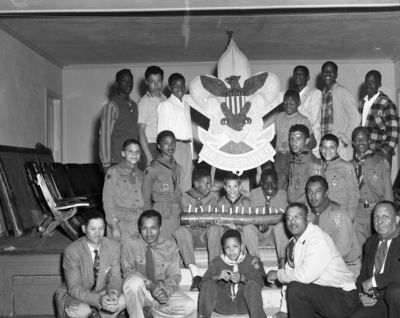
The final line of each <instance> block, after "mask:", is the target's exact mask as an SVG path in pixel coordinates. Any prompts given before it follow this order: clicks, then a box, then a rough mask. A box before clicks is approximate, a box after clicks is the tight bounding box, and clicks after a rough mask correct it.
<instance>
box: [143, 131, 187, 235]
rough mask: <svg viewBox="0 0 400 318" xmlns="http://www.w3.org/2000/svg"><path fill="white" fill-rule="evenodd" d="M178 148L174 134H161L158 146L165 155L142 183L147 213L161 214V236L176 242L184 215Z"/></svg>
mask: <svg viewBox="0 0 400 318" xmlns="http://www.w3.org/2000/svg"><path fill="white" fill-rule="evenodd" d="M175 145H176V144H175V135H174V133H173V132H172V131H169V130H164V131H162V132H160V133H159V134H158V136H157V147H158V149H160V152H161V153H160V154H159V155H158V156H157V158H156V159H155V160H153V161H152V162H151V164H150V165H149V166H148V167H147V168H146V170H145V171H144V178H143V183H142V196H143V201H144V207H143V210H150V209H154V210H156V211H158V212H160V213H161V216H162V218H163V226H162V228H161V236H162V237H164V238H166V239H168V240H172V233H174V232H175V230H176V229H177V228H178V227H179V225H180V214H181V212H182V206H181V199H182V192H181V183H180V182H181V179H180V176H181V166H180V165H179V163H177V162H176V161H175V159H174V152H175ZM153 202H154V204H153Z"/></svg>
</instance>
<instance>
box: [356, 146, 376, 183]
mask: <svg viewBox="0 0 400 318" xmlns="http://www.w3.org/2000/svg"><path fill="white" fill-rule="evenodd" d="M373 155H374V153H373V152H372V151H371V150H368V151H367V152H366V153H365V155H364V156H362V157H361V159H359V158H358V154H357V153H355V154H354V161H355V162H356V163H357V167H356V176H357V181H358V188H359V189H360V190H361V188H362V186H363V185H364V174H363V166H364V164H365V161H366V160H367V159H368V158H370V157H372V156H373Z"/></svg>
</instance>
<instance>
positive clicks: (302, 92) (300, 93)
mask: <svg viewBox="0 0 400 318" xmlns="http://www.w3.org/2000/svg"><path fill="white" fill-rule="evenodd" d="M307 90H308V86H307V85H306V86H304V87H303V89H302V90H301V92H299V95H300V98H301V97H302V96H303V94H305V93H306V92H307Z"/></svg>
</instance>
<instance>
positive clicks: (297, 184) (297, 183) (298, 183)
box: [296, 179, 300, 189]
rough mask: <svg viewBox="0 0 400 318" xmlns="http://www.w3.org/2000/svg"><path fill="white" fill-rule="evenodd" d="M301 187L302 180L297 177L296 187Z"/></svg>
mask: <svg viewBox="0 0 400 318" xmlns="http://www.w3.org/2000/svg"><path fill="white" fill-rule="evenodd" d="M299 187H300V182H299V180H298V179H297V180H296V189H298V188H299Z"/></svg>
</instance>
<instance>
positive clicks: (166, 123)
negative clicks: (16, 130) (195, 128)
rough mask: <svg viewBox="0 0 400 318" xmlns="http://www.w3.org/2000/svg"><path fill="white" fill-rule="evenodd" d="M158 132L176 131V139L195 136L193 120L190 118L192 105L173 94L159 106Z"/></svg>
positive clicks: (186, 138)
mask: <svg viewBox="0 0 400 318" xmlns="http://www.w3.org/2000/svg"><path fill="white" fill-rule="evenodd" d="M157 113H158V132H157V133H158V134H159V133H160V132H162V131H164V130H170V131H172V132H173V133H174V135H175V138H176V139H181V140H188V139H192V138H193V134H192V120H191V118H190V106H189V104H188V103H187V102H186V101H185V96H184V97H183V98H182V102H181V101H180V100H179V98H177V97H175V96H174V95H171V96H170V98H168V99H167V100H166V101H165V102H162V103H161V104H160V105H159V106H158V108H157Z"/></svg>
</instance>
